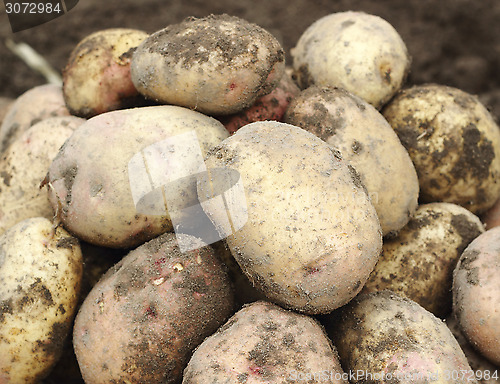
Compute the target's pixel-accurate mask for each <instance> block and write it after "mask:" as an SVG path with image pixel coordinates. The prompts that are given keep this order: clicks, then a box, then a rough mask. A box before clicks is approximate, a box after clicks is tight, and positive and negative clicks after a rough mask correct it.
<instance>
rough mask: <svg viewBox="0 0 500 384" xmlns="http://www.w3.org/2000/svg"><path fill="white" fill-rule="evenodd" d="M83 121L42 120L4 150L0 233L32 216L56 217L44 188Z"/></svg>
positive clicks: (0, 165)
mask: <svg viewBox="0 0 500 384" xmlns="http://www.w3.org/2000/svg"><path fill="white" fill-rule="evenodd" d="M84 122H85V119H82V118H79V117H76V116H61V117H51V118H48V119H45V120H42V121H40V122H38V123H36V124H35V125H33V126H32V127H31V128H29V129H28V130H27V131H25V132H24V133H23V134H22V135H21V136H19V137H18V138H17V139H16V140H15V141H14V142H12V144H11V145H10V146H9V147H8V148H7V149H6V150H5V152H4V155H3V157H2V158H1V159H0V234H2V233H4V232H5V231H6V230H7V229H9V228H10V227H12V226H13V225H14V224H17V223H18V222H20V221H22V220H24V219H28V218H30V217H46V218H47V219H51V218H52V217H54V210H53V209H52V205H51V204H50V201H49V197H48V194H47V191H46V190H45V189H41V186H42V184H43V180H44V178H45V176H46V175H47V172H48V170H49V167H50V164H51V163H52V160H54V158H55V157H56V155H57V153H58V152H59V148H60V147H61V146H62V145H63V144H64V142H65V141H66V139H68V138H69V137H70V136H71V135H72V134H73V131H74V130H75V129H76V127H78V126H80V125H81V124H83V123H84Z"/></svg>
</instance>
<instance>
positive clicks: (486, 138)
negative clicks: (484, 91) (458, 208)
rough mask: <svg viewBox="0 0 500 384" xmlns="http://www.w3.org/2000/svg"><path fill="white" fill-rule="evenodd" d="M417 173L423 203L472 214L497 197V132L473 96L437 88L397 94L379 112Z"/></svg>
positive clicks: (431, 86)
mask: <svg viewBox="0 0 500 384" xmlns="http://www.w3.org/2000/svg"><path fill="white" fill-rule="evenodd" d="M382 113H383V115H384V116H385V118H386V119H387V121H388V122H389V124H391V126H392V128H394V130H395V131H396V133H397V134H398V136H399V138H400V140H401V142H402V144H403V145H404V146H405V148H406V149H407V150H408V153H409V154H410V157H411V159H412V161H413V163H414V165H415V169H416V170H417V175H418V179H419V184H420V198H421V201H422V202H423V203H432V202H436V201H444V202H448V203H454V204H458V205H462V206H463V207H465V208H467V209H468V210H470V211H471V212H473V213H475V214H481V213H483V212H485V211H486V210H488V209H489V208H490V207H492V206H493V204H494V203H495V201H496V200H497V199H498V196H500V182H498V180H499V179H500V129H499V127H498V126H497V124H496V123H495V121H494V119H493V117H492V116H491V114H490V113H489V112H488V110H487V109H486V108H485V107H484V106H483V105H482V104H481V103H480V102H479V101H478V99H477V98H476V97H475V96H472V95H470V94H468V93H466V92H463V91H461V90H459V89H456V88H451V87H447V86H444V85H437V84H425V85H418V86H414V87H412V88H409V89H406V90H404V91H402V92H400V93H399V94H398V95H397V96H396V97H395V98H394V99H393V100H391V102H390V103H389V104H388V105H387V106H386V107H385V108H384V110H383V111H382Z"/></svg>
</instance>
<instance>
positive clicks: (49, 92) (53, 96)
mask: <svg viewBox="0 0 500 384" xmlns="http://www.w3.org/2000/svg"><path fill="white" fill-rule="evenodd" d="M70 114H71V113H70V112H69V110H68V108H67V107H66V104H65V102H64V97H63V93H62V87H61V86H60V85H56V84H44V85H39V86H36V87H33V88H31V89H29V90H28V91H26V92H25V93H23V94H22V95H21V96H19V97H18V98H17V99H16V100H15V101H14V102H13V103H12V104H11V106H10V107H9V110H8V111H7V113H6V115H5V116H4V118H3V121H2V125H1V126H0V152H3V151H5V149H6V148H7V147H8V146H9V145H10V143H12V142H13V141H14V140H15V139H16V138H17V137H19V136H20V135H22V134H23V132H24V131H26V130H27V129H28V128H29V127H31V126H32V125H34V124H36V123H38V122H39V121H41V120H43V119H47V118H49V117H56V116H69V115H70Z"/></svg>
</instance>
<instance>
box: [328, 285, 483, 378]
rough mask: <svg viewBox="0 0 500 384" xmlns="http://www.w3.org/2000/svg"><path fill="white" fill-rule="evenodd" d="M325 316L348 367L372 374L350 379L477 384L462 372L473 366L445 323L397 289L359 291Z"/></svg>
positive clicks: (343, 361) (346, 368)
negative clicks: (453, 373) (369, 376)
mask: <svg viewBox="0 0 500 384" xmlns="http://www.w3.org/2000/svg"><path fill="white" fill-rule="evenodd" d="M324 321H325V327H326V330H327V332H328V334H329V335H330V337H331V338H332V340H333V343H334V344H335V346H336V347H337V350H338V353H339V356H340V361H341V364H342V367H343V368H344V370H346V371H353V372H363V373H364V374H365V375H366V374H371V375H372V378H373V380H369V379H368V378H367V377H366V376H365V377H363V376H362V375H359V376H357V378H354V380H351V383H352V384H356V383H366V382H370V383H374V384H375V383H389V382H397V383H401V384H402V383H412V384H415V383H418V384H424V383H429V382H435V383H439V384H443V383H450V384H452V383H453V384H458V383H476V380H474V376H472V377H468V376H465V378H464V377H463V376H462V374H461V372H462V371H466V372H470V366H469V364H468V362H467V359H466V357H465V355H464V353H463V352H462V350H461V349H460V346H459V345H458V342H457V341H456V340H455V338H454V337H453V334H452V333H451V331H450V330H449V329H448V327H447V326H446V324H444V323H443V321H442V320H440V319H438V318H437V317H435V316H434V315H433V314H431V313H430V312H428V311H426V310H425V309H424V308H422V307H421V306H420V305H418V304H417V303H415V302H414V301H412V300H410V299H406V298H403V297H400V296H398V295H397V294H395V293H394V292H391V291H388V290H386V291H379V292H374V293H369V294H361V295H359V296H357V297H356V298H354V299H353V300H352V301H351V302H350V303H349V304H347V305H346V306H344V307H342V308H340V309H339V310H337V311H335V312H334V313H333V314H331V315H328V317H327V318H326V319H324ZM452 372H456V373H457V374H458V379H457V378H456V377H455V376H453V377H452ZM375 375H376V376H375ZM417 375H421V376H417ZM447 375H449V377H448V376H447Z"/></svg>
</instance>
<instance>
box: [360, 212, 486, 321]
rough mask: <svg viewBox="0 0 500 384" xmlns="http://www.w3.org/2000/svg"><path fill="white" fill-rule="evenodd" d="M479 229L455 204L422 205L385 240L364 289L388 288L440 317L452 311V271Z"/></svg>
mask: <svg viewBox="0 0 500 384" xmlns="http://www.w3.org/2000/svg"><path fill="white" fill-rule="evenodd" d="M483 232H484V227H483V224H482V223H481V221H480V220H479V218H478V217H477V216H475V215H474V214H473V213H471V212H470V211H468V210H467V209H465V208H463V207H461V206H459V205H456V204H451V203H429V204H423V205H421V206H419V207H418V209H417V211H416V213H415V216H414V217H413V218H412V219H411V220H410V222H409V223H408V225H407V226H406V227H404V228H403V229H402V230H401V232H400V233H399V235H398V236H397V237H395V238H393V239H387V240H385V241H384V244H383V246H382V254H381V256H380V259H379V261H378V263H377V265H376V266H375V268H374V270H373V272H372V273H371V274H370V277H369V278H368V281H367V282H366V284H365V286H364V287H363V291H364V292H373V291H382V290H384V289H390V290H391V291H394V292H396V293H398V294H400V295H401V296H406V297H408V298H410V299H412V300H414V301H416V302H417V303H419V304H420V305H421V306H422V307H424V308H425V309H427V310H428V311H429V312H432V313H433V314H435V315H436V316H439V317H441V318H444V317H446V316H447V315H448V314H449V313H450V311H451V302H452V298H451V286H452V281H453V270H454V269H455V266H456V265H457V262H458V259H459V258H460V255H461V254H462V252H463V250H464V249H465V247H467V245H469V243H470V242H471V241H472V240H474V239H475V238H476V237H477V236H479V235H480V234H481V233H483Z"/></svg>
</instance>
